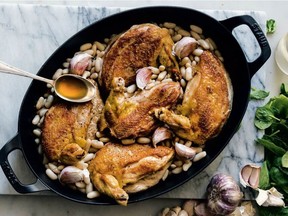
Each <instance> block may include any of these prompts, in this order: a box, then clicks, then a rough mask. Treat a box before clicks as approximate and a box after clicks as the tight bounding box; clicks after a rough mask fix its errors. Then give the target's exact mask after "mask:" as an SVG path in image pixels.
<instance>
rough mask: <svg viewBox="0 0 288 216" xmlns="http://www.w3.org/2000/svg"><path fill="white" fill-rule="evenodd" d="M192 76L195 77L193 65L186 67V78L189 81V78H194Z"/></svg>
mask: <svg viewBox="0 0 288 216" xmlns="http://www.w3.org/2000/svg"><path fill="white" fill-rule="evenodd" d="M192 77H193V75H192V67H188V68H186V72H185V79H186V80H187V81H189V80H191V79H192Z"/></svg>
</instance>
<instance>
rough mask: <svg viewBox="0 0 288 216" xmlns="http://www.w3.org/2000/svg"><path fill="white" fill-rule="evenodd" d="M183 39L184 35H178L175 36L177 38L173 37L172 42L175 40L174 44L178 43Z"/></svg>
mask: <svg viewBox="0 0 288 216" xmlns="http://www.w3.org/2000/svg"><path fill="white" fill-rule="evenodd" d="M181 38H182V35H181V34H177V35H175V36H173V37H172V40H173V41H174V42H177V41H179V40H181Z"/></svg>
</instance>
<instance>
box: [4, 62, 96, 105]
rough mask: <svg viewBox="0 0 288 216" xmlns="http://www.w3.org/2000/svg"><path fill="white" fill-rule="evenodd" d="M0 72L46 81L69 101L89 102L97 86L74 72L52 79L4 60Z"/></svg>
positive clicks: (60, 95)
mask: <svg viewBox="0 0 288 216" xmlns="http://www.w3.org/2000/svg"><path fill="white" fill-rule="evenodd" d="M0 72H3V73H8V74H14V75H19V76H24V77H29V78H32V79H35V80H39V81H42V82H46V83H48V84H50V85H52V86H53V87H54V89H55V93H56V94H57V95H58V96H59V97H60V98H62V99H64V100H66V101H69V102H75V103H82V102H87V101H89V100H91V99H92V98H93V97H94V96H95V93H96V87H95V85H94V84H93V83H92V82H90V81H89V80H87V79H85V78H83V77H81V76H78V75H74V74H65V75H62V76H60V77H58V78H57V79H56V80H51V79H46V78H44V77H40V76H38V75H35V74H32V73H29V72H27V71H24V70H21V69H19V68H16V67H13V66H11V65H8V64H7V63H4V62H2V61H0Z"/></svg>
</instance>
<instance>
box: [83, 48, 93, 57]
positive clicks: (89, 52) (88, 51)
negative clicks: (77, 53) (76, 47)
mask: <svg viewBox="0 0 288 216" xmlns="http://www.w3.org/2000/svg"><path fill="white" fill-rule="evenodd" d="M83 53H87V54H89V55H91V56H94V54H95V53H94V50H92V49H88V50H85V51H84V52H83Z"/></svg>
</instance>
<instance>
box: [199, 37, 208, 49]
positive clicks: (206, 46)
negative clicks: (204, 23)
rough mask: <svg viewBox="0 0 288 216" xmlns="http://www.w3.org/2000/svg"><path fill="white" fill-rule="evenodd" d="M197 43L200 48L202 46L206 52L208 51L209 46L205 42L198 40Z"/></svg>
mask: <svg viewBox="0 0 288 216" xmlns="http://www.w3.org/2000/svg"><path fill="white" fill-rule="evenodd" d="M198 42H199V44H200V46H202V47H203V48H204V49H206V50H208V49H210V46H209V44H208V43H207V41H205V40H203V39H200V40H198Z"/></svg>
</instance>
